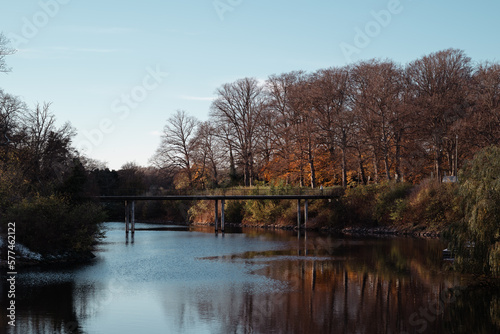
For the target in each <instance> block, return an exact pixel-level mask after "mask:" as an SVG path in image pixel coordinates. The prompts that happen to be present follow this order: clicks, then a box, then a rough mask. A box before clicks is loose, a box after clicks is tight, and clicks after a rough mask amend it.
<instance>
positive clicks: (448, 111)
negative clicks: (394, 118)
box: [408, 49, 472, 180]
mask: <svg viewBox="0 0 500 334" xmlns="http://www.w3.org/2000/svg"><path fill="white" fill-rule="evenodd" d="M408 73H409V75H410V78H411V84H412V86H413V89H414V90H415V94H416V95H417V96H418V98H417V99H415V105H414V108H415V109H416V111H417V112H418V114H419V116H420V117H419V119H418V123H419V124H420V126H421V129H422V132H421V137H422V138H423V145H424V146H426V147H428V149H430V150H432V151H433V153H434V158H433V160H434V170H435V173H436V177H437V178H438V180H441V178H442V160H443V151H444V149H445V145H446V144H448V146H449V147H451V151H453V147H454V146H453V145H454V140H453V139H452V138H454V137H455V135H456V134H453V133H450V130H451V128H452V126H453V124H454V123H455V122H457V121H459V120H460V119H461V118H463V117H465V115H466V112H467V109H468V108H469V106H470V96H469V94H468V93H469V91H470V89H469V86H470V84H471V77H472V66H471V60H470V58H469V57H467V56H466V55H465V53H464V52H463V51H462V50H457V49H448V50H444V51H440V52H436V53H432V54H430V55H428V56H424V57H422V58H420V59H417V60H416V61H414V62H412V63H410V65H409V67H408Z"/></svg>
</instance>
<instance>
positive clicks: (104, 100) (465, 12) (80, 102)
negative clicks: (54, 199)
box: [0, 0, 500, 169]
mask: <svg viewBox="0 0 500 334" xmlns="http://www.w3.org/2000/svg"><path fill="white" fill-rule="evenodd" d="M499 13H500V2H499V1H492V0H488V1H486V0H479V1H463V0H455V1H447V0H437V1H436V0H433V1H431V0H372V1H368V0H351V1H348V0H329V1H323V0H322V1H319V0H309V1H305V0H304V1H298V0H287V1H285V0H265V1H264V0H215V1H214V0H182V1H181V0H161V1H160V0H144V1H130V0H99V1H97V0H85V1H82V0H22V1H7V0H0V32H3V33H4V35H6V36H7V37H8V38H10V39H11V41H12V46H14V47H15V48H16V49H17V50H18V51H17V53H16V54H14V55H12V56H8V57H7V58H6V62H7V64H8V66H10V67H11V68H12V72H10V73H8V74H2V73H0V88H1V89H3V90H4V91H5V92H7V93H10V94H13V95H16V96H18V97H20V98H21V99H22V100H23V101H25V102H26V103H27V104H28V105H29V106H34V105H35V104H36V103H44V102H49V103H51V109H50V110H51V112H52V113H53V114H54V115H55V116H56V118H57V121H58V124H59V125H62V124H63V123H65V122H67V121H69V122H71V124H72V125H73V127H74V128H75V129H76V131H77V133H78V134H77V135H76V137H75V138H74V142H73V144H74V146H75V147H76V148H78V149H79V150H80V151H81V152H83V153H84V154H85V155H86V156H88V157H90V158H92V159H97V160H99V161H102V162H105V163H106V164H107V166H108V167H109V168H112V169H119V168H120V167H121V166H122V165H123V164H125V163H127V162H135V163H137V164H139V165H142V166H147V165H148V164H149V159H150V158H151V157H152V156H153V154H154V152H155V150H156V148H157V147H158V145H159V143H160V138H161V137H160V136H161V133H162V130H163V127H164V125H165V124H166V122H167V119H168V118H169V117H170V116H172V115H173V114H174V113H175V111H176V110H185V111H187V112H188V113H189V114H190V115H193V116H195V117H197V118H198V119H200V120H207V119H208V115H209V111H210V105H211V102H212V100H213V99H214V97H215V96H216V95H215V91H216V89H217V88H219V87H220V86H222V85H223V84H225V83H230V82H233V81H235V80H238V79H241V78H245V77H254V78H257V79H258V80H265V79H266V78H267V77H268V76H269V75H272V74H280V73H285V72H290V71H295V70H304V71H308V72H313V71H316V70H319V69H322V68H328V67H334V66H343V65H346V64H351V63H353V62H356V61H360V60H366V59H372V58H379V59H387V58H389V59H392V60H394V61H396V62H398V63H401V64H406V63H408V62H410V61H413V60H415V59H418V58H419V57H422V56H424V55H427V54H430V53H432V52H437V51H440V50H444V49H448V48H457V49H462V50H464V51H465V53H466V54H467V55H468V56H469V57H471V58H472V60H473V61H475V62H483V61H492V62H500V41H499V40H498V32H500V20H499V19H498V14H499Z"/></svg>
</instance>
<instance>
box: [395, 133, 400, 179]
mask: <svg viewBox="0 0 500 334" xmlns="http://www.w3.org/2000/svg"><path fill="white" fill-rule="evenodd" d="M394 140H395V145H396V162H395V172H396V176H395V178H396V182H401V134H400V133H396V136H395V138H394Z"/></svg>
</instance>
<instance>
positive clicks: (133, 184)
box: [118, 162, 147, 195]
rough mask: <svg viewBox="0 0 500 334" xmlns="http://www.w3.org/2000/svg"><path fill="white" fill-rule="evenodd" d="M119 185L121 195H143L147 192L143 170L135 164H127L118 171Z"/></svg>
mask: <svg viewBox="0 0 500 334" xmlns="http://www.w3.org/2000/svg"><path fill="white" fill-rule="evenodd" d="M118 183H119V188H118V192H119V193H120V195H142V194H144V193H145V192H146V191H147V189H146V185H145V183H144V173H143V168H142V167H141V166H139V165H138V164H137V163H135V162H127V163H125V164H124V165H123V166H122V167H121V168H120V170H118Z"/></svg>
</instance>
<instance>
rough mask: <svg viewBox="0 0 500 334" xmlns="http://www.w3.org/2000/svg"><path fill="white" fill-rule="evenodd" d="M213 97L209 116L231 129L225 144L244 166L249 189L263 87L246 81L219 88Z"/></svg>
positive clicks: (245, 179) (250, 79)
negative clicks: (214, 97)
mask: <svg viewBox="0 0 500 334" xmlns="http://www.w3.org/2000/svg"><path fill="white" fill-rule="evenodd" d="M216 93H217V98H216V99H215V100H214V102H213V103H212V106H211V112H210V115H211V117H213V119H214V120H215V122H216V124H220V125H221V126H224V125H227V126H228V127H230V128H231V131H230V132H229V131H228V132H227V134H228V136H229V137H228V140H229V141H230V142H231V145H232V147H233V148H234V150H235V151H236V154H237V155H238V158H239V160H240V161H241V164H242V165H243V178H244V184H245V186H250V185H252V182H253V179H254V178H255V174H254V172H255V171H254V162H255V160H254V159H255V153H256V151H257V148H258V145H259V136H260V132H261V130H262V127H261V124H262V117H263V115H264V110H265V108H266V101H265V95H264V93H263V87H262V86H261V85H259V82H258V81H257V80H256V79H254V78H245V79H240V80H237V81H235V82H233V83H228V84H224V85H222V87H220V88H219V89H217V91H216Z"/></svg>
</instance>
